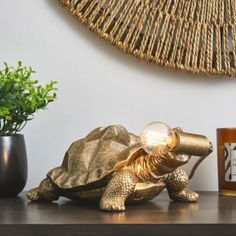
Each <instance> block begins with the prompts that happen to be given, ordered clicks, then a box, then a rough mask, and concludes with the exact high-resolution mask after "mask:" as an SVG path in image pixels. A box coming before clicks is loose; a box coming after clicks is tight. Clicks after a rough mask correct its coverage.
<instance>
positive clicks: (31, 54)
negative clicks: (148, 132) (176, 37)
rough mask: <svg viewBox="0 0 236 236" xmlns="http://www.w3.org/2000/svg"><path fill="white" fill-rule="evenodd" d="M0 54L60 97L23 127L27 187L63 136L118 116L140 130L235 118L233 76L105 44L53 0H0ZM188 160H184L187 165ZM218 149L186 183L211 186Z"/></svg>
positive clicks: (64, 143)
mask: <svg viewBox="0 0 236 236" xmlns="http://www.w3.org/2000/svg"><path fill="white" fill-rule="evenodd" d="M0 9H1V14H0V30H1V31H0V62H1V67H2V64H3V61H7V62H9V63H10V64H12V65H16V62H17V60H19V59H20V60H22V61H23V62H24V63H25V64H27V65H32V66H33V68H34V69H35V70H36V71H37V74H36V76H35V78H37V79H39V80H40V81H41V82H42V83H46V82H47V81H49V80H51V79H53V80H58V81H59V85H58V86H59V88H60V91H59V94H58V100H57V101H56V102H55V103H54V104H51V105H50V106H49V110H48V111H41V112H39V113H37V114H36V115H35V119H34V120H33V121H31V122H30V123H29V124H28V125H27V126H26V128H25V129H24V131H23V133H24V134H25V138H26V141H27V149H28V161H29V178H28V183H27V186H26V189H28V188H30V187H33V186H35V185H37V184H38V183H39V181H40V180H41V179H42V178H44V176H45V174H46V173H47V171H48V170H49V169H50V168H52V167H55V166H57V165H59V164H60V163H61V161H62V158H63V155H64V152H65V151H66V149H67V147H68V146H69V144H70V143H71V142H72V141H74V140H76V139H79V138H81V137H83V136H84V135H86V134H87V133H88V132H89V131H90V130H91V129H93V128H95V127H97V126H100V125H107V124H116V123H120V124H123V125H124V126H125V127H126V128H127V129H129V130H130V131H132V132H135V133H139V132H140V130H141V129H142V128H143V127H144V126H145V125H146V124H148V123H149V122H151V121H155V120H160V121H164V122H166V123H167V124H169V125H170V126H171V127H175V126H180V127H182V128H183V129H184V130H186V131H190V132H196V133H202V134H206V135H208V136H209V138H210V139H211V140H212V141H213V144H214V146H215V144H216V142H215V139H216V135H215V130H216V128H217V127H222V126H235V123H236V122H235V115H236V112H235V108H234V105H233V104H232V105H229V104H230V103H231V102H232V101H235V99H236V93H235V83H236V81H235V80H234V79H231V80H229V79H224V78H222V79H219V78H207V77H202V76H193V75H191V74H185V73H181V72H175V71H172V70H168V69H163V68H161V67H159V66H157V65H153V64H148V63H146V62H143V61H139V60H138V59H136V58H133V57H131V56H128V55H126V54H124V53H123V52H121V51H119V50H118V49H116V48H115V47H113V46H110V45H109V44H107V43H106V42H104V41H103V40H101V39H99V38H98V37H97V36H96V35H95V34H93V33H91V32H89V31H88V30H87V29H86V28H85V27H84V26H81V25H80V24H79V23H78V22H77V21H76V20H75V19H74V18H73V17H71V16H70V15H69V14H68V13H67V12H66V11H65V10H64V9H62V8H61V7H60V6H59V5H58V4H57V1H56V0H54V1H53V0H41V1H32V0H21V1H19V0H8V1H1V8H0ZM187 168H188V169H189V168H190V165H189V166H188V167H187ZM216 168H217V162H216V151H214V153H213V154H212V155H211V156H210V157H209V158H208V159H207V160H206V161H205V162H204V163H203V164H202V165H201V166H200V168H199V169H198V171H197V173H196V175H195V178H194V180H193V181H192V183H191V185H192V187H193V188H194V189H196V190H216V189H217V170H216Z"/></svg>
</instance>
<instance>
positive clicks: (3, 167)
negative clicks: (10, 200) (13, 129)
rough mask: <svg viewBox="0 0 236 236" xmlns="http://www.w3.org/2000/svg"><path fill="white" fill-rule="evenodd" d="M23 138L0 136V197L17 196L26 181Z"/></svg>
mask: <svg viewBox="0 0 236 236" xmlns="http://www.w3.org/2000/svg"><path fill="white" fill-rule="evenodd" d="M27 174H28V173H27V154H26V148H25V140H24V136H23V135H21V134H16V135H12V136H0V197H14V196H17V195H18V194H19V193H20V192H21V191H22V190H23V188H24V186H25V184H26V180H27Z"/></svg>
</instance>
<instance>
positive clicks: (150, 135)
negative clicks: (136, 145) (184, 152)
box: [140, 122, 175, 155]
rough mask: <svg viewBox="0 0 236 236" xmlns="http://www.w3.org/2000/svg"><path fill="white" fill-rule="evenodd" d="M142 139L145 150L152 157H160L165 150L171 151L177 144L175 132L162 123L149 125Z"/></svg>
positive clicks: (143, 132)
mask: <svg viewBox="0 0 236 236" xmlns="http://www.w3.org/2000/svg"><path fill="white" fill-rule="evenodd" d="M140 137H141V142H142V144H143V145H144V150H145V151H146V152H147V153H149V154H150V155H158V153H160V151H161V150H163V149H171V148H172V147H173V146H174V143H175V134H174V132H173V130H172V129H171V128H170V127H169V126H167V125H166V124H164V123H161V122H153V123H151V124H149V125H147V126H146V127H145V128H144V130H143V131H142V132H141V135H140Z"/></svg>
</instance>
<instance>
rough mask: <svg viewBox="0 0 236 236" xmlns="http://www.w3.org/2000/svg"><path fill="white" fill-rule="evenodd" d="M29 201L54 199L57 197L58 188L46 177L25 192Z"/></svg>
mask: <svg viewBox="0 0 236 236" xmlns="http://www.w3.org/2000/svg"><path fill="white" fill-rule="evenodd" d="M26 196H27V198H28V199H30V200H31V201H50V202H51V201H56V200H58V197H59V190H58V189H57V188H56V187H55V185H54V184H53V182H52V181H51V180H50V179H49V178H46V179H44V180H42V182H41V183H40V185H39V186H38V187H37V188H33V189H31V190H30V191H28V192H27V194H26Z"/></svg>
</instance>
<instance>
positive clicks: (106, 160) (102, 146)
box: [27, 125, 198, 211]
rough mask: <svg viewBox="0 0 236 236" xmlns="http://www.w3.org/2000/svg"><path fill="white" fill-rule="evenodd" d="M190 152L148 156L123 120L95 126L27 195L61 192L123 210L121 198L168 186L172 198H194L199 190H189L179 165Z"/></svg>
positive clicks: (39, 197)
mask: <svg viewBox="0 0 236 236" xmlns="http://www.w3.org/2000/svg"><path fill="white" fill-rule="evenodd" d="M180 140H181V139H180ZM193 140H196V139H192V140H191V142H189V143H190V145H191V146H193ZM196 142H197V141H196ZM179 145H181V143H180V144H179ZM185 147H187V146H186V142H185ZM194 150H195V149H194ZM189 158H190V156H189V155H184V154H176V153H174V152H170V151H168V150H166V149H163V150H161V152H160V153H159V155H157V156H151V155H149V154H148V153H146V152H145V151H144V149H143V146H142V144H141V140H140V137H139V136H137V135H134V134H132V133H129V132H128V131H127V130H126V129H125V128H124V127H123V126H120V125H112V126H108V127H99V128H97V129H95V130H93V131H92V132H91V133H90V134H88V135H87V136H86V137H85V138H83V139H80V140H78V141H76V142H74V143H73V144H72V145H71V146H70V147H69V149H68V151H67V152H66V154H65V157H64V160H63V162H62V165H61V166H60V167H56V168H54V169H52V170H51V171H49V172H48V175H47V178H46V179H44V180H43V181H42V182H41V184H40V185H39V187H37V188H34V189H32V190H30V191H29V192H28V193H27V197H28V198H29V199H30V200H32V201H55V200H57V199H58V197H59V196H64V197H67V198H70V199H76V200H81V201H82V200H88V201H95V202H99V205H100V209H102V210H107V211H123V210H125V204H129V203H139V202H145V201H148V200H150V199H152V198H154V197H156V196H157V195H158V194H159V193H160V192H162V191H163V189H165V188H166V189H167V190H168V193H169V195H170V198H171V199H173V200H177V201H190V202H191V201H196V200H197V198H198V194H197V193H194V192H192V191H190V190H188V188H187V185H188V181H189V178H188V176H187V175H186V173H185V172H184V171H183V170H181V169H179V168H178V167H180V166H182V165H184V164H185V163H187V162H188V160H189Z"/></svg>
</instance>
